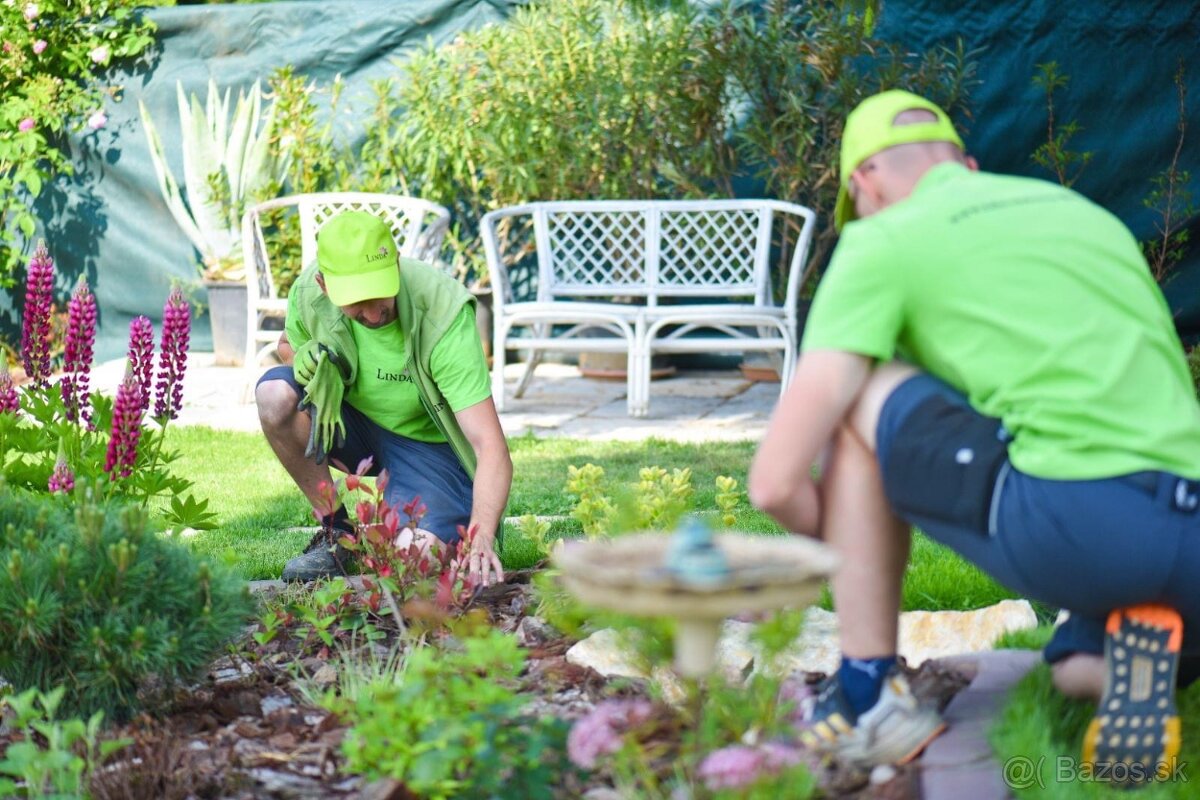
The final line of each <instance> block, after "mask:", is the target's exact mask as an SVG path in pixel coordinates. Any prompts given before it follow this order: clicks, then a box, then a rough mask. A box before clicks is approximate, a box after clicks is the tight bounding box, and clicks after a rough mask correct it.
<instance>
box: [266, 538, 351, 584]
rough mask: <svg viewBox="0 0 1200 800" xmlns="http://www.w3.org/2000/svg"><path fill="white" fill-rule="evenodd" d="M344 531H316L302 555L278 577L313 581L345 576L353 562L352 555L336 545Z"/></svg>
mask: <svg viewBox="0 0 1200 800" xmlns="http://www.w3.org/2000/svg"><path fill="white" fill-rule="evenodd" d="M345 533H346V531H343V530H340V529H339V528H334V529H333V530H332V532H329V531H326V530H325V529H324V528H322V529H320V530H318V531H317V533H316V535H315V536H313V538H312V540H311V541H309V543H308V546H307V547H305V548H304V553H303V555H298V556H296V557H295V558H293V559H292V560H291V561H289V562H287V565H286V566H285V567H284V568H283V574H282V575H280V578H282V579H283V580H285V581H304V582H308V581H315V580H318V579H320V578H332V577H334V576H335V575H345V574H346V570H345V568H346V567H347V566H349V565H350V563H351V562H352V560H353V557H354V555H353V553H351V552H350V551H349V550H347V549H346V548H344V547H342V546H341V545H340V544H338V543H337V539H339V538H341V537H342V535H343V534H345Z"/></svg>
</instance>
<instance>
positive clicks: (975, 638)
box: [781, 600, 1038, 674]
mask: <svg viewBox="0 0 1200 800" xmlns="http://www.w3.org/2000/svg"><path fill="white" fill-rule="evenodd" d="M1037 624H1038V622H1037V614H1036V613H1035V612H1034V610H1033V606H1031V605H1030V604H1029V601H1027V600H1002V601H1000V602H999V603H996V604H995V605H992V606H988V607H987V608H980V609H976V610H974V611H905V612H903V613H902V614H901V615H900V648H899V649H900V655H902V656H903V657H904V659H905V661H907V662H908V665H909V666H910V667H913V668H915V667H918V666H920V665H921V664H922V663H924V662H925V661H927V660H929V659H931V658H943V657H946V656H951V655H958V654H961V653H978V652H983V651H987V650H991V649H992V645H993V644H994V643H995V641H996V639H998V638H999V637H1000V636H1002V635H1003V634H1005V633H1010V632H1012V631H1018V630H1024V629H1026V628H1035V627H1037ZM838 630H839V629H838V622H837V615H836V614H834V613H833V612H832V611H826V610H825V609H822V608H816V607H813V608H810V609H808V611H807V613H806V614H805V617H804V627H803V629H802V630H801V633H800V637H799V638H798V639H797V640H796V643H795V645H793V647H792V648H791V649H790V650H789V651H787V652H785V653H784V654H783V655H782V656H781V666H782V667H783V670H784V674H787V673H790V672H793V671H797V670H798V671H801V672H823V673H826V674H829V673H831V672H833V671H834V670H835V669H837V666H838V664H839V662H840V661H841V647H840V644H839V641H838Z"/></svg>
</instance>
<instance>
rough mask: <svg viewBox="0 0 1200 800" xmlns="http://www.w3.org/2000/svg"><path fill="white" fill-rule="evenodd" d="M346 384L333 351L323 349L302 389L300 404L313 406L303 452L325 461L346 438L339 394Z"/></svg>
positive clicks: (322, 461)
mask: <svg viewBox="0 0 1200 800" xmlns="http://www.w3.org/2000/svg"><path fill="white" fill-rule="evenodd" d="M345 391H346V386H345V384H343V383H342V373H341V371H340V370H339V369H338V367H337V364H336V363H335V361H334V359H333V358H332V354H330V353H329V352H327V351H322V352H321V353H320V354H319V355H318V356H317V365H316V368H315V369H314V370H313V373H312V377H311V379H310V380H309V382H308V385H307V386H306V387H305V390H304V398H303V399H302V400H301V401H300V408H301V409H305V408H311V409H312V427H311V428H310V431H309V435H308V447H307V448H305V450H304V455H305V456H306V457H308V458H315V459H316V461H317V463H318V464H323V463H325V459H326V458H327V457H328V456H329V451H330V450H332V449H334V448H335V447H337V446H338V445H340V444H341V443H343V442H344V441H345V440H346V423H345V422H343V421H342V396H343V395H344V394H345Z"/></svg>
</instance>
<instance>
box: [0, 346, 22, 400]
mask: <svg viewBox="0 0 1200 800" xmlns="http://www.w3.org/2000/svg"><path fill="white" fill-rule="evenodd" d="M20 408H21V398H20V397H18V396H17V387H15V386H13V379H12V375H9V374H8V359H6V358H5V357H4V354H3V353H0V414H16V413H17V411H18V410H19V409H20Z"/></svg>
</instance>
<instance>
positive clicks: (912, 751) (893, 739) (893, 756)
mask: <svg viewBox="0 0 1200 800" xmlns="http://www.w3.org/2000/svg"><path fill="white" fill-rule="evenodd" d="M945 730H946V723H945V722H943V721H942V718H941V717H940V716H939V715H938V714H937V713H936V712H934V711H930V710H926V711H922V712H920V713H919V714H917V715H916V716H912V717H910V718H908V719H906V720H904V722H903V724H900V725H897V726H895V727H894V728H893V729H891V730H887V729H883V730H879V731H877V732H876V735H875V737H874V738H873V739H872V740H871V741H863V740H862V738H861V737H858V738H856V739H854V740H852V741H848V742H845V743H844V744H843V745H842V746H840V747H839V748H838V749H837V754H838V755H839V756H840V757H841V758H843V759H845V760H847V761H851V762H853V763H855V764H857V765H859V766H874V765H876V764H907V763H909V762H910V761H912V760H913V759H915V758H916V757H917V756H919V755H921V753H922V751H924V750H925V748H926V747H928V746H929V743H930V742H932V741H933V740H934V739H936V738H937V737H939V736H941V735H942V733H943V732H945Z"/></svg>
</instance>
